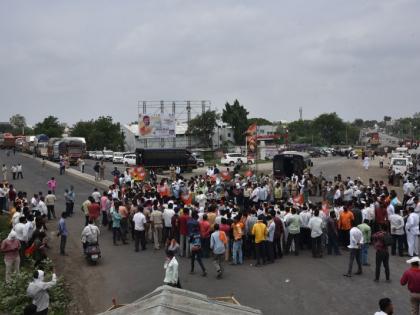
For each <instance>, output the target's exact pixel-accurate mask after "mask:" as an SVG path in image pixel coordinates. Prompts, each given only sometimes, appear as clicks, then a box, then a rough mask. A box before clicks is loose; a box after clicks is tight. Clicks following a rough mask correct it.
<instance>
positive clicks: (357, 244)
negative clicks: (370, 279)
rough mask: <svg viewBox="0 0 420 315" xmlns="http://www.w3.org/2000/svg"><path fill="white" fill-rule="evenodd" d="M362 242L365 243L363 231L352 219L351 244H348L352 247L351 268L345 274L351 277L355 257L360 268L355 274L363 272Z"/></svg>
mask: <svg viewBox="0 0 420 315" xmlns="http://www.w3.org/2000/svg"><path fill="white" fill-rule="evenodd" d="M362 244H363V234H362V231H360V230H359V229H358V228H357V227H356V226H355V222H354V221H352V228H351V229H350V245H348V248H349V249H350V261H349V269H348V271H347V273H346V274H344V276H345V277H351V275H352V269H353V262H354V259H356V262H357V266H358V270H357V272H356V273H355V274H356V275H361V274H362V263H361V259H360V248H361V245H362Z"/></svg>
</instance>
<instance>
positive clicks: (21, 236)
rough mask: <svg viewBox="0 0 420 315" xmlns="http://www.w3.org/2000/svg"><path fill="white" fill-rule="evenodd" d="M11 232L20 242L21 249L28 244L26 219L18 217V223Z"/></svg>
mask: <svg viewBox="0 0 420 315" xmlns="http://www.w3.org/2000/svg"><path fill="white" fill-rule="evenodd" d="M13 230H14V231H15V232H16V238H17V239H18V240H19V241H20V242H21V244H22V247H24V244H26V242H28V228H27V226H26V218H25V217H23V216H22V217H20V218H19V223H18V224H16V225H15V227H14V228H13Z"/></svg>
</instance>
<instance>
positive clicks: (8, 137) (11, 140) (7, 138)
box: [0, 132, 16, 149]
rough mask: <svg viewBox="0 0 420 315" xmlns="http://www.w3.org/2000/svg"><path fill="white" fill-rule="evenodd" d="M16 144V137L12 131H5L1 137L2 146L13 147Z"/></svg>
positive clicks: (5, 147)
mask: <svg viewBox="0 0 420 315" xmlns="http://www.w3.org/2000/svg"><path fill="white" fill-rule="evenodd" d="M15 145H16V138H15V137H14V136H13V135H12V134H11V133H7V132H6V133H4V134H3V135H2V137H1V138H0V148H2V149H13V148H14V147H15Z"/></svg>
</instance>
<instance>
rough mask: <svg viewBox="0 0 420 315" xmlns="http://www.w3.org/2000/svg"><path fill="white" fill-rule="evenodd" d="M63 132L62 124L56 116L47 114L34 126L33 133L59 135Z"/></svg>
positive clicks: (49, 135) (50, 135)
mask: <svg viewBox="0 0 420 315" xmlns="http://www.w3.org/2000/svg"><path fill="white" fill-rule="evenodd" d="M63 132H64V126H63V125H61V124H60V122H59V120H58V118H57V117H54V116H48V117H46V118H45V119H44V120H43V121H42V122H39V123H37V124H36V125H35V127H34V133H35V134H41V133H43V134H46V135H47V136H48V137H50V138H53V137H61V136H62V134H63Z"/></svg>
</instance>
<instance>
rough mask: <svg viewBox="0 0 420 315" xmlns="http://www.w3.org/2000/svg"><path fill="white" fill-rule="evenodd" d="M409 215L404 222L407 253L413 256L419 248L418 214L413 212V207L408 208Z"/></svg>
mask: <svg viewBox="0 0 420 315" xmlns="http://www.w3.org/2000/svg"><path fill="white" fill-rule="evenodd" d="M409 212H410V214H409V216H408V218H407V223H406V224H405V232H406V234H407V244H408V255H409V256H410V257H414V256H417V255H418V252H417V251H418V248H419V239H418V235H419V216H418V214H417V213H415V212H414V208H410V209H409Z"/></svg>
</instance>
